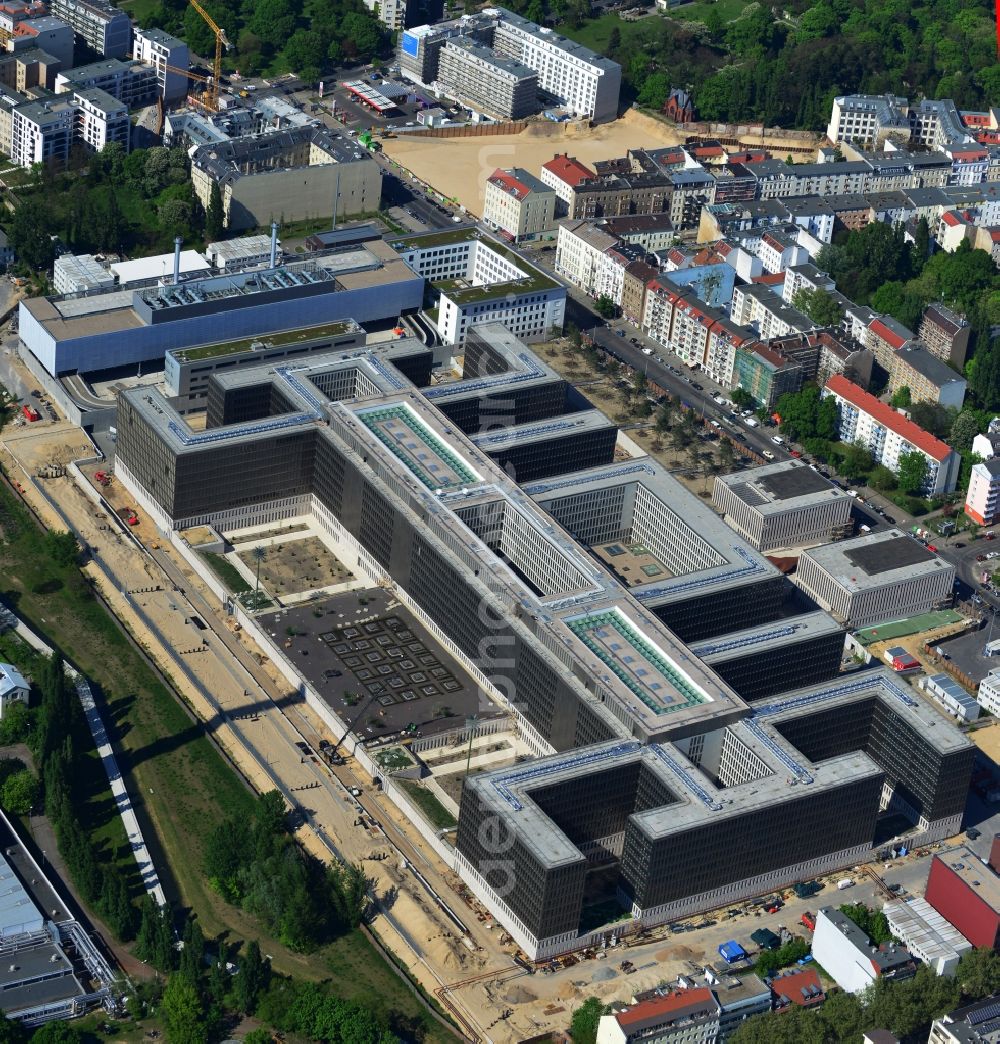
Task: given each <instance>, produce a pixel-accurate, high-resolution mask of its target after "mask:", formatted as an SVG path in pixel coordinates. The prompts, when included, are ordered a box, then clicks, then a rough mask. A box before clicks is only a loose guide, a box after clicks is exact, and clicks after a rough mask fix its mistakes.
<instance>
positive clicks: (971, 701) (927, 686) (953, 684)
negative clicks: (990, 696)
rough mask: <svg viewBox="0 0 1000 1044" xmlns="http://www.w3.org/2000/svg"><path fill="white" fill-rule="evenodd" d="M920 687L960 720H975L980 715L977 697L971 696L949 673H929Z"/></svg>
mask: <svg viewBox="0 0 1000 1044" xmlns="http://www.w3.org/2000/svg"><path fill="white" fill-rule="evenodd" d="M920 688H921V689H923V690H924V692H926V693H927V695H928V696H930V697H931V699H933V700H934V702H935V703H938V704H940V706H942V707H943V708H944V709H945V710H946V711H947V712H948V713H949V714H951V715H952V716H953V717H955V718H957V719H958V720H959V721H962V722H966V721H975V720H976V719H977V718H978V717H979V711H980V706H979V702H978V701H977V700H976V697H975V696H970V695H969V693H967V692H966V691H965V689H964V688H962V686H961V685H959V683H958V682H957V681H955V679H954V678H952V677H951V676H950V675H948V674H929V675H928V676H927V677H926V678H924V679H923V680H922V681H921V682H920Z"/></svg>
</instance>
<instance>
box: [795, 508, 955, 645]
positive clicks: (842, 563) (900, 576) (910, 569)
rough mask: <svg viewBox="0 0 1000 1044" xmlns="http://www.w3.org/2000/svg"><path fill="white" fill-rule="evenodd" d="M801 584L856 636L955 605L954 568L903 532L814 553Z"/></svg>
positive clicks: (801, 571) (804, 562)
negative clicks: (861, 630)
mask: <svg viewBox="0 0 1000 1044" xmlns="http://www.w3.org/2000/svg"><path fill="white" fill-rule="evenodd" d="M795 578H796V582H797V583H798V585H799V587H801V588H802V590H803V591H805V592H806V594H808V595H809V596H810V597H812V598H815V599H816V601H817V602H818V603H819V604H820V605H821V606H822V607H823V608H824V609H826V610H828V611H829V612H832V613H833V614H834V616H836V617H837V619H838V620H841V621H842V622H843V623H844V624H845V625H846V626H848V627H849V628H851V629H852V630H856V629H858V628H859V627H869V626H870V625H872V624H877V623H882V622H884V621H885V620H902V619H905V618H906V617H908V616H919V615H920V614H921V613H926V612H928V611H929V610H930V609H936V608H939V607H941V606H943V605H945V604H946V603H948V602H949V601H950V600H951V596H952V587H953V586H954V583H955V567H954V566H952V565H949V564H948V563H947V562H945V561H944V560H943V559H941V558H938V556H937V555H935V554H934V552H933V551H928V550H927V548H926V547H924V546H923V545H922V544H919V543H918V542H917V541H916V540H914V539H913V537H911V536H909V535H908V534H906V533H902V532H900V530H898V529H887V530H884V531H882V532H877V533H868V534H866V535H864V536H860V537H855V538H854V539H853V540H843V541H841V542H840V543H838V544H828V545H826V546H824V547H816V548H811V549H810V550H808V551H805V552H804V553H803V554H802V556H801V557H800V558H799V566H798V570H797V572H796V577H795Z"/></svg>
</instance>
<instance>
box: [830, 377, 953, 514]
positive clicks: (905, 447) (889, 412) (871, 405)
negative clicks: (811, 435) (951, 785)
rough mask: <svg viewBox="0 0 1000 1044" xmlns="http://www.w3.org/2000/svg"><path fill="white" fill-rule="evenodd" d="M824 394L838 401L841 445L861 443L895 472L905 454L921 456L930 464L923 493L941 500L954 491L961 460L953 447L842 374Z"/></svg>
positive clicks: (878, 460) (833, 379)
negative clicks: (940, 496) (919, 454)
mask: <svg viewBox="0 0 1000 1044" xmlns="http://www.w3.org/2000/svg"><path fill="white" fill-rule="evenodd" d="M822 394H823V395H824V396H833V397H834V398H835V399H836V401H837V407H838V410H839V414H840V421H839V427H840V440H841V442H859V443H861V445H863V446H865V447H867V448H868V449H869V450H870V451H871V454H872V458H873V459H874V460H875V463H876V464H883V465H885V467H887V468H888V469H889V470H890V471H896V472H898V471H899V466H900V459H901V458H902V456H903V455H904V454H906V453H914V452H915V453H922V454H923V455H924V457H925V458H926V460H927V470H926V474H925V479H924V488H923V490H922V492H923V493H924V494H925V495H927V496H938V495H939V494H942V493H950V492H951V491H952V490H953V489H954V488H955V485H956V483H957V482H958V473H959V470H960V469H961V464H962V458H961V457H960V456H959V455H958V454H957V453H956V452H955V451H954V450H953V449H952V448H951V447H950V446H948V445H946V444H945V443H943V442H942V441H941V440H940V439H936V438H935V437H934V436H933V435H931V434H930V433H928V432H926V431H924V429H923V428H921V427H919V426H918V425H916V424H914V423H913V421H911V420H909V419H908V418H907V417H905V416H903V414H901V413H897V412H896V411H895V410H894V409H893V408H892V407H891V406H888V405H886V403H884V402H881V401H880V400H878V399H876V398H875V396H874V395H870V394H869V393H868V392H866V391H863V390H862V389H861V388H859V387H858V386H857V385H856V384H853V383H852V382H851V381H849V380H847V378H846V377H844V376H842V375H840V374H835V375H834V376H833V377H831V378H830V379H829V381H827V383H826V387H825V388H824V389H823V392H822Z"/></svg>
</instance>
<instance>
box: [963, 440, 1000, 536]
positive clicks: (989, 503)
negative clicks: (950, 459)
mask: <svg viewBox="0 0 1000 1044" xmlns="http://www.w3.org/2000/svg"><path fill="white" fill-rule="evenodd" d="M965 513H966V514H967V515H968V516H969V518H971V519H972V521H973V522H975V523H976V524H977V525H979V526H992V525H993V524H994V523H995V522H996V521H997V518H998V517H1000V457H991V458H990V459H989V460H981V461H979V462H978V463H977V464H975V465H973V468H972V474H971V475H970V477H969V490H968V492H967V493H966V496H965Z"/></svg>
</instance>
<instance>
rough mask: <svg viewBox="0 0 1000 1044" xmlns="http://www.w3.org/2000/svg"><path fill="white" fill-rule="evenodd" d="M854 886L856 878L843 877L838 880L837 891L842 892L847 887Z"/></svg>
mask: <svg viewBox="0 0 1000 1044" xmlns="http://www.w3.org/2000/svg"><path fill="white" fill-rule="evenodd" d="M853 886H854V878H853V877H842V878H841V879H840V880H839V881H838V882H837V891H838V892H842V891H844V889H845V888H852V887H853Z"/></svg>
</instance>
